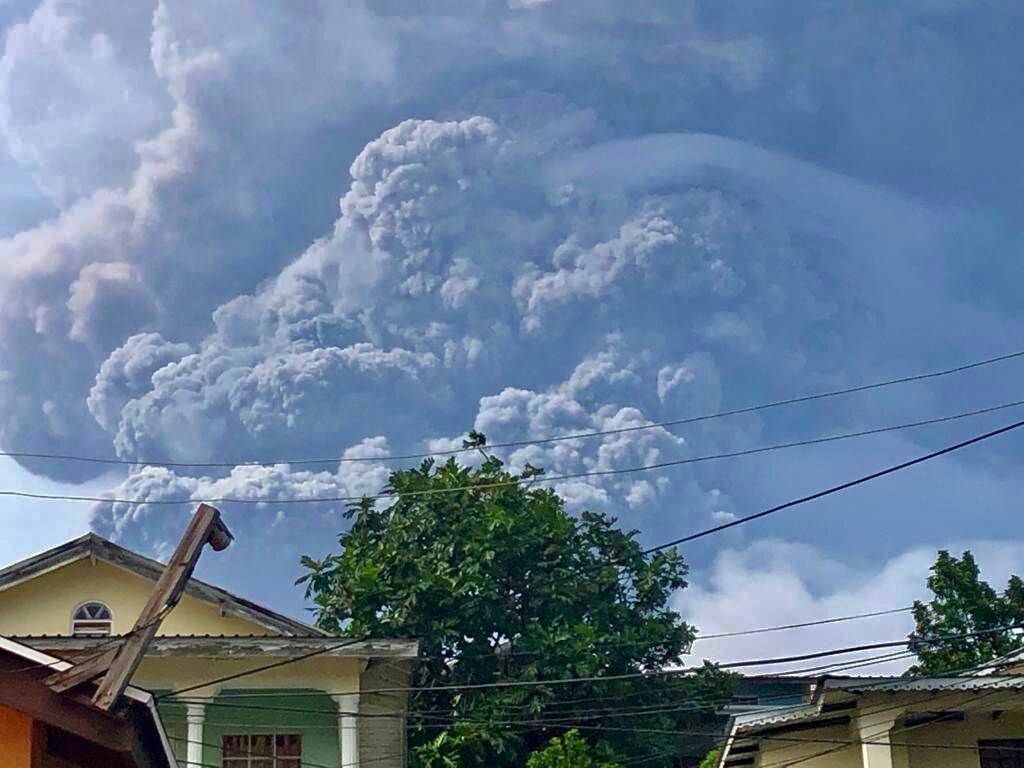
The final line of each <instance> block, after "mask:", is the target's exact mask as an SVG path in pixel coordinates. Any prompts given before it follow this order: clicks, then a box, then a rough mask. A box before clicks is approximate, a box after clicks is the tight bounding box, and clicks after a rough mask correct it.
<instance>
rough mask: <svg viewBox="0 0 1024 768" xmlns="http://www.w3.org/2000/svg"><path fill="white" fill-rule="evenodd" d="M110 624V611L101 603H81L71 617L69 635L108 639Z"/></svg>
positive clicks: (111, 620)
mask: <svg viewBox="0 0 1024 768" xmlns="http://www.w3.org/2000/svg"><path fill="white" fill-rule="evenodd" d="M112 624H113V617H112V616H111V615H110V609H109V608H107V606H105V605H104V604H103V603H98V602H95V601H92V602H88V603H82V604H81V605H80V606H78V607H77V608H76V609H75V612H74V613H73V614H72V615H71V634H72V635H74V636H75V637H108V636H109V635H110V631H111V626H112Z"/></svg>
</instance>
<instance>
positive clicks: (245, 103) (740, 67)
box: [0, 0, 1024, 655]
mask: <svg viewBox="0 0 1024 768" xmlns="http://www.w3.org/2000/svg"><path fill="white" fill-rule="evenodd" d="M1022 21H1024V19H1022V11H1021V10H1020V8H1019V7H1018V6H1017V4H1014V3H1009V2H1005V3H1004V2H990V3H973V2H971V3H968V2H958V1H957V0H898V1H897V2H888V3H872V2H867V3H843V4H823V3H816V2H810V1H809V0H808V1H807V2H790V3H785V4H779V3H769V2H747V3H730V2H706V3H705V2H697V1H696V0H694V1H693V2H678V1H677V0H672V1H671V2H670V1H669V0H641V1H639V2H631V3H622V2H614V1H613V0H586V2H583V1H582V0H469V1H467V0H460V1H459V2H453V1H449V0H429V1H428V2H420V3H416V4H415V6H414V7H410V4H407V3H394V2H388V1H387V0H365V2H355V1H353V2H332V3H316V2H312V3H310V4H309V8H308V9H306V12H305V13H297V12H296V10H295V6H294V4H291V3H276V2H267V3H261V4H259V6H257V7H256V10H254V7H253V6H251V5H249V4H244V3H233V2H228V3H225V2H222V1H220V0H218V2H210V3H204V2H190V3H178V2H173V1H172V0H167V1H166V2H159V3H151V2H138V3H133V4H130V6H128V7H125V6H124V4H122V3H114V2H112V1H107V0H103V1H96V2H90V3H81V2H73V1H72V0H43V2H21V1H20V0H6V1H5V2H3V3H0V25H2V30H3V55H2V58H0V178H2V180H3V184H2V185H0V444H2V448H3V449H4V450H7V451H40V452H59V453H79V454H87V455H90V456H97V457H107V458H120V459H125V460H129V461H136V462H140V464H139V465H136V466H133V467H121V468H118V469H117V470H116V471H111V472H103V471H102V467H98V466H96V465H88V464H82V463H73V462H53V461H38V460H37V461H26V462H24V463H23V464H21V465H18V464H15V463H14V462H12V461H7V462H4V463H3V464H0V481H2V486H3V487H4V488H10V489H27V490H41V491H44V492H53V491H56V492H58V493H59V492H61V491H63V490H66V491H68V492H71V493H84V494H93V493H96V492H106V491H109V492H111V493H113V494H114V495H116V496H118V497H121V498H133V499H143V500H150V501H156V500H161V499H170V498H180V497H183V496H184V497H189V496H196V497H199V496H202V497H210V496H224V495H228V496H241V497H244V498H247V499H254V500H255V499H263V500H269V503H264V504H236V505H226V507H225V513H226V514H227V515H228V517H229V522H230V524H231V525H232V527H233V529H234V530H235V531H236V533H237V535H238V542H237V545H236V546H235V547H233V548H232V550H230V551H229V552H228V553H225V554H224V555H218V556H216V557H210V558H207V560H206V561H205V562H204V563H203V566H202V570H203V572H204V573H205V575H207V576H208V577H210V578H212V579H215V580H217V581H219V582H221V583H223V584H224V585H225V586H227V587H229V588H232V589H235V590H237V591H239V592H242V593H244V594H246V595H247V596H250V597H252V598H254V599H260V600H265V601H267V602H269V603H271V604H273V605H276V606H278V607H281V608H283V609H285V610H289V611H292V612H301V611H302V600H301V594H300V593H299V592H298V591H297V590H296V589H295V588H294V587H293V586H292V582H293V580H294V578H295V577H296V576H297V575H299V570H298V566H297V564H296V561H297V557H298V555H299V554H302V553H310V554H321V553H323V552H325V551H326V550H327V549H328V548H329V547H330V544H331V542H332V540H333V536H334V534H336V533H337V532H338V531H339V530H341V529H342V528H343V526H344V521H343V520H342V519H341V517H340V514H339V512H340V510H339V509H338V505H337V504H330V503H310V504H301V505H289V504H282V503H280V502H281V501H283V500H289V499H316V498H318V497H323V496H339V495H351V494H356V493H364V492H372V491H374V490H376V489H377V488H378V487H379V486H380V484H381V483H382V482H383V479H384V478H385V477H386V474H387V463H386V462H385V461H383V460H381V461H373V462H364V463H359V464H354V463H344V464H339V463H337V462H334V463H332V462H325V463H324V464H323V465H318V466H315V467H308V466H295V465H291V466H290V465H288V463H287V460H288V459H298V458H308V457H331V458H341V457H343V456H349V457H370V458H374V457H381V456H386V455H387V454H388V453H405V452H415V451H429V450H437V449H439V448H443V447H446V446H449V445H451V444H452V441H456V442H457V441H458V440H459V437H460V435H462V434H464V433H465V432H466V431H468V430H469V429H470V428H474V427H475V428H477V429H480V430H482V431H484V432H485V433H486V434H487V435H488V437H489V438H490V439H491V440H492V441H505V440H523V439H529V438H536V437H543V436H547V435H551V434H559V433H564V432H569V431H591V430H602V429H613V428H616V427H621V426H628V425H633V424H640V423H644V422H645V421H663V420H668V419H673V418H679V417H681V416H687V415H691V414H694V413H702V412H707V411H714V410H718V409H720V408H730V407H735V406H740V405H746V404H750V403H755V402H761V401H766V400H772V399H776V398H782V397H788V396H793V395H799V394H805V393H808V392H813V391H820V390H827V389H833V388H839V387H846V386H852V385H857V384H861V383H866V382H870V381H874V380H878V379H882V378H889V377H893V376H900V375H904V374H910V373H917V372H921V371H926V370H930V369H934V368H942V367H947V366H951V365H956V364H958V363H961V362H967V361H970V360H975V359H980V358H983V357H987V356H991V355H998V354H1001V353H1005V352H1009V351H1014V350H1016V349H1018V348H1019V347H1020V346H1021V344H1022V341H1021V339H1022V338H1024V334H1022V333H1021V331H1022V329H1024V312H1022V310H1021V307H1022V306H1024V305H1022V303H1021V301H1020V287H1021V285H1024V279H1022V278H1024V265H1022V260H1021V258H1020V251H1021V237H1020V234H1019V227H1018V225H1017V222H1016V217H1017V216H1018V211H1019V209H1020V204H1021V202H1022V198H1024V185H1022V181H1021V180H1022V179H1024V173H1022V171H1024V167H1022V166H1024V155H1022V150H1021V148H1020V147H1021V145H1020V142H1019V136H1020V134H1021V128H1022V117H1024V107H1022V105H1021V103H1020V99H1019V97H1018V96H1017V93H1016V92H1017V83H1016V80H1017V77H1016V73H1017V72H1019V70H1020V65H1021V64H1022V62H1021V61H1020V58H1021V56H1022V55H1024V54H1022V53H1021V51H1020V47H1019V45H1018V44H1017V41H1018V40H1019V33H1020V32H1021V28H1022ZM1022 365H1024V363H1020V362H1012V361H1011V362H1006V363H1003V364H1000V365H998V366H991V367H987V368H982V369H978V370H975V371H972V372H969V373H964V374H961V375H958V376H956V377H949V378H946V379H939V380H933V381H929V382H923V383H916V384H912V385H906V386H902V387H896V388H891V389H887V390H884V391H875V392H870V393H862V394H858V395H852V396H849V397H845V398H842V399H834V400H829V401H825V402H820V403H812V404H805V405H801V406H794V407H791V408H786V409H779V410H774V411H769V412H763V413H760V414H756V415H747V416H743V417H736V418H731V419H723V420H717V421H713V422H706V423H702V424H700V425H691V426H687V427H678V428H672V429H657V430H650V431H644V432H634V433H628V434H626V435H618V436H614V437H609V438H604V439H601V440H590V441H579V442H578V443H571V444H560V445H558V446H557V447H556V446H544V447H534V448H529V449H523V450H519V451H516V452H514V453H512V454H507V455H506V458H508V460H509V461H510V462H511V463H512V464H513V465H521V464H522V463H523V462H526V461H530V462H531V463H533V464H535V465H543V466H546V467H548V468H549V470H550V471H551V472H558V473H575V472H581V471H589V470H601V469H614V468H619V467H623V466H630V465H636V464H643V463H650V462H656V461H664V460H670V459H673V458H681V457H687V456H697V455H702V454H707V453H715V452H720V451H731V450H740V449H743V448H748V447H753V446H757V445H761V444H766V443H769V442H780V441H787V440H797V439H803V438H808V437H816V436H821V435H825V434H831V433H834V432H838V431H849V430H859V429H868V428H872V427H876V426H882V425H886V424H892V423H901V422H905V421H912V420H917V419H925V418H931V417H936V416H943V415H947V414H950V413H956V412H960V411H966V410H971V409H974V408H979V407H985V406H988V405H993V404H997V403H1001V402H1006V401H1011V400H1016V399H1019V397H1020V395H1019V389H1020V387H1019V382H1020V381H1021V374H1022V370H1021V368H1022ZM1013 416H1014V413H1013V412H1002V413H999V414H993V415H988V416H984V417H978V418H975V419H971V420H965V421H962V422H956V423H952V424H946V425H941V426H935V427H927V428H922V429H918V430H913V431H907V432H902V433H898V434H896V433H894V434H888V435H883V436H876V437H870V438H862V439H859V440H855V441H849V442H843V443H835V444H830V445H824V446H816V447H810V448H803V449H793V450H791V451H785V452H777V453H771V454H766V455H762V456H759V457H752V458H744V459H736V460H729V461H721V462H713V463H707V464H700V465H693V466H690V467H681V468H677V469H671V470H667V471H664V472H659V473H656V474H651V475H649V476H627V477H615V478H605V479H602V480H595V481H593V482H575V483H566V484H562V485H561V486H560V487H559V490H560V492H562V493H563V495H564V496H565V497H566V498H567V499H568V500H569V502H570V504H571V506H572V508H573V509H574V510H578V509H582V508H584V507H591V508H594V509H600V510H603V511H609V512H612V513H614V514H616V515H617V516H618V517H619V518H620V520H621V521H622V523H623V525H626V526H629V527H635V528H637V529H639V530H640V532H641V537H642V538H643V540H644V541H645V542H649V543H657V542H658V541H662V540H665V539H668V538H673V537H676V536H680V535H684V534H685V533H687V532H690V531H693V530H697V529H701V528H704V527H707V526H709V525H712V524H714V523H715V522H717V521H721V520H726V519H729V517H730V516H734V515H735V516H742V515H744V514H749V513H750V512H754V511H757V510H759V509H761V508H764V507H766V506H770V505H773V504H776V503H780V502H782V501H785V500H787V499H788V498H791V497H794V496H799V495H803V494H804V493H807V492H811V491H814V490H817V489H818V488H820V487H823V486H825V485H827V484H829V483H832V482H838V481H842V480H845V479H848V478H850V477H852V476H854V475H857V474H859V473H863V472H867V471H871V470H874V469H876V468H879V467H881V466H884V465H886V464H889V463H895V462H897V461H900V460H903V459H906V458H909V457H912V456H914V455H917V454H920V453H923V452H926V451H928V450H930V449H934V448H936V447H939V446H941V445H944V444H946V443H950V442H954V441H956V440H959V439H963V438H965V437H967V436H970V435H972V434H975V433H978V432H981V431H984V430H986V429H990V428H994V427H996V426H999V425H1000V424H1002V423H1005V422H1007V421H1009V420H1011V418H1012V417H1013ZM1020 445H1021V443H1020V439H1019V438H1018V437H1016V436H1015V435H1010V436H1006V437H1003V438H999V439H997V440H995V441H992V442H991V443H988V444H985V445H981V446H977V447H974V448H971V449H970V450H968V451H965V452H962V453H960V454H957V455H955V456H951V457H948V458H945V459H942V460H941V461H938V462H935V463H933V464H929V465H927V466H923V467H919V468H916V469H914V470H912V471H908V472H906V473H903V474H901V475H898V476H893V477H891V478H886V479H884V480H882V481H879V482H878V483H876V484H873V485H871V486H865V487H862V488H859V489H857V490H854V491H851V492H849V493H846V494H843V495H841V496H835V497H831V498H830V499H827V500H823V501H821V502H818V503H815V504H813V505H808V506H806V507H803V508H799V509H794V510H790V511H788V512H785V513H783V514H781V515H779V516H776V517H773V518H770V519H769V520H765V521H761V522H758V523H755V524H752V525H750V526H745V527H742V528H739V529H735V530H732V531H730V532H728V533H725V534H722V535H721V536H718V537H714V538H711V539H707V540H704V541H702V542H700V543H699V544H697V545H694V546H692V547H690V548H687V549H686V550H685V555H686V557H687V559H688V560H689V561H690V563H691V566H692V582H693V585H694V586H693V588H692V589H691V590H689V591H687V592H685V593H683V595H681V596H680V597H679V605H680V607H681V608H682V609H683V610H684V611H685V612H686V613H687V615H688V616H690V617H691V618H692V619H693V620H694V621H695V622H696V623H697V624H698V626H700V627H701V628H703V629H704V630H705V631H707V632H715V631H727V630H729V629H736V628H742V627H746V626H751V625H755V624H758V623H769V624H770V623H780V622H781V623H785V622H788V621H791V620H794V621H798V620H801V619H804V618H808V617H810V618H814V617H816V616H818V615H828V614H831V613H836V612H844V611H851V610H871V609H874V608H878V607H882V608H886V607H892V606H890V605H884V606H878V605H876V603H878V602H896V603H897V604H898V603H900V602H902V601H909V600H910V599H912V598H913V597H915V596H919V595H920V594H921V591H922V587H923V580H924V577H925V571H926V569H927V564H928V563H929V561H930V558H931V557H933V556H934V550H935V549H936V548H938V547H940V546H952V547H964V546H972V547H975V548H976V549H978V550H979V553H981V559H982V565H983V567H984V568H985V569H986V573H987V574H988V575H989V576H990V577H991V578H992V579H993V580H994V581H1000V582H1001V581H1003V580H1005V578H1006V577H1007V575H1008V574H1009V572H1010V571H1011V570H1017V571H1020V570H1021V569H1022V568H1024V551H1022V545H1021V534H1022V532H1024V523H1022V522H1021V521H1022V516H1021V514H1020V498H1021V487H1020V486H1021V480H1020V479H1019V473H1018V472H1015V471H1014V470H1015V467H1016V465H1017V463H1018V462H1019V460H1020V458H1021V454H1022V451H1021V448H1020ZM264 458H273V459H280V460H281V463H279V464H276V465H273V466H268V467H263V468H253V467H245V466H240V467H235V468H234V469H232V468H230V467H225V468H222V469H217V470H212V469H208V470H195V471H189V470H184V469H179V470H175V471H170V470H165V469H160V468H155V467H146V466H143V465H142V463H141V462H144V461H145V460H146V459H150V460H154V459H155V460H165V461H166V460H171V461H192V462H240V461H245V460H249V459H264ZM186 514H187V509H186V508H180V509H179V508H175V507H165V506H158V505H154V504H149V505H143V506H141V507H128V506H126V505H119V504H99V505H89V504H72V503H56V502H26V501H20V500H15V499H5V500H3V501H2V502H0V516H2V517H3V520H4V525H5V529H6V531H7V532H8V533H7V535H6V536H5V537H4V541H3V542H2V543H0V556H2V559H4V560H9V559H12V558H14V557H16V556H21V555H24V554H27V553H29V552H31V551H34V550H37V549H39V548H42V547H45V546H48V545H51V544H56V543H58V542H59V541H60V540H62V539H64V538H67V537H70V536H72V535H74V534H75V533H78V532H81V531H83V530H85V529H87V528H88V527H90V526H91V527H93V528H94V529H96V530H98V531H99V532H101V533H103V534H104V535H108V536H113V537H115V538H117V539H118V540H120V541H122V542H123V543H125V544H126V545H128V546H132V547H136V548H138V549H141V550H144V551H147V552H149V553H152V554H157V555H160V554H166V553H167V551H168V549H169V547H170V546H172V545H173V542H174V540H175V538H176V536H177V534H178V532H179V531H180V529H181V527H182V526H183V521H184V519H185V515H186ZM255 563H258V564H259V567H254V564H255ZM884 621H886V622H889V623H888V624H886V625H884V626H882V625H880V624H877V623H876V624H873V625H872V626H866V625H864V626H861V627H860V628H859V629H857V630H856V631H857V632H861V633H862V634H863V636H865V637H877V636H879V635H882V634H887V636H888V635H894V634H895V635H898V634H900V633H901V632H903V631H905V629H906V626H905V622H906V619H905V617H896V618H893V619H885V620H884ZM901 622H902V623H901ZM827 639H828V638H826V637H824V636H821V635H817V636H810V635H808V636H806V637H804V636H801V637H800V638H796V639H794V640H793V642H794V643H796V644H806V645H807V646H808V647H812V646H815V645H816V644H822V643H825V642H827ZM750 642H751V643H753V644H752V645H749V646H744V647H740V646H736V645H731V646H729V647H728V648H725V647H722V648H718V647H717V646H716V647H714V648H711V646H710V645H709V646H708V650H707V653H709V654H712V655H714V654H719V655H721V654H725V655H729V654H739V653H741V652H743V651H749V652H756V651H757V650H759V646H757V645H756V643H757V642H761V641H759V640H752V641H750Z"/></svg>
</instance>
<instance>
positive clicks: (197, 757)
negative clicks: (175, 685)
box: [185, 703, 206, 768]
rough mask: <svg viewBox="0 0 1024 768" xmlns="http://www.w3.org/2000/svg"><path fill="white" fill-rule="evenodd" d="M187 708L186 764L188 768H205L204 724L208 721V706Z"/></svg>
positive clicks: (200, 705)
mask: <svg viewBox="0 0 1024 768" xmlns="http://www.w3.org/2000/svg"><path fill="white" fill-rule="evenodd" d="M185 708H186V712H185V719H186V720H187V721H188V736H187V738H188V745H187V750H186V753H185V754H186V757H185V760H186V764H187V765H188V768H203V723H204V722H205V721H206V704H205V703H194V704H186V705H185Z"/></svg>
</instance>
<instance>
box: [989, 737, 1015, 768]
mask: <svg viewBox="0 0 1024 768" xmlns="http://www.w3.org/2000/svg"><path fill="white" fill-rule="evenodd" d="M978 756H979V757H980V762H981V768H1024V739H991V740H988V741H979V742H978Z"/></svg>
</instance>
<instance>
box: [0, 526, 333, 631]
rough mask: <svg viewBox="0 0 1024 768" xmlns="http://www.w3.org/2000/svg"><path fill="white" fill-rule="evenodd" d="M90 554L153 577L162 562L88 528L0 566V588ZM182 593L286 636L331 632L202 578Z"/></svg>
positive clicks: (152, 578)
mask: <svg viewBox="0 0 1024 768" xmlns="http://www.w3.org/2000/svg"><path fill="white" fill-rule="evenodd" d="M90 556H92V557H95V558H96V559H98V560H102V561H103V562H105V563H107V564H109V565H113V566H115V567H118V568H122V569H124V570H127V571H130V572H131V573H134V574H136V575H138V576H142V577H143V578H146V579H151V580H153V581H155V580H156V579H158V578H159V577H160V574H161V573H162V572H163V569H164V564H163V563H161V562H160V561H158V560H154V559H152V558H149V557H146V556H145V555H140V554H139V553H138V552H134V551H133V550H130V549H128V548H127V547H123V546H121V545H120V544H117V543H115V542H113V541H111V540H110V539H106V538H104V537H102V536H100V535H98V534H96V533H93V532H92V531H90V532H89V533H86V534H84V535H82V536H78V537H77V538H74V539H71V540H69V541H65V542H64V543H63V544H58V545H57V546H55V547H51V548H50V549H47V550H44V551H43V552H39V553H37V554H35V555H30V556H29V557H26V558H23V559H22V560H19V561H17V562H16V563H12V564H11V565H8V566H6V567H4V568H0V591H3V590H5V589H9V588H10V587H13V586H15V585H16V584H20V583H21V582H23V581H27V580H29V579H32V578H35V577H36V576H40V575H42V574H44V573H47V572H49V571H52V570H55V569H57V568H60V567H62V566H65V565H68V564H70V563H72V562H75V561H77V560H80V559H82V558H85V557H90ZM185 593H186V594H188V595H190V596H191V597H194V598H196V599H197V600H201V601H203V602H205V603H212V604H214V605H216V606H218V607H219V608H221V609H222V610H224V611H225V613H231V614H233V615H235V616H239V617H241V618H244V619H247V620H248V621H252V622H253V623H255V624H259V625H260V626H262V627H265V628H266V629H270V630H273V631H275V632H280V633H281V634H283V635H286V636H292V635H303V636H317V637H331V636H332V635H331V634H330V633H329V632H324V631H323V630H322V629H319V628H318V627H314V626H313V625H311V624H306V623H304V622H301V621H298V620H297V619H293V618H291V617H289V616H285V615H284V614H282V613H278V612H277V611H274V610H271V609H270V608H266V607H264V606H262V605H260V604H258V603H256V602H253V601H252V600H249V599H247V598H244V597H240V596H239V595H235V594H233V593H231V592H228V591H227V590H226V589H222V588H220V587H217V586H214V585H213V584H208V583H207V582H205V581H201V580H200V579H197V578H195V577H194V576H193V577H192V578H190V579H189V581H188V585H187V586H186V587H185Z"/></svg>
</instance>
